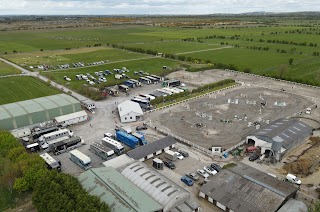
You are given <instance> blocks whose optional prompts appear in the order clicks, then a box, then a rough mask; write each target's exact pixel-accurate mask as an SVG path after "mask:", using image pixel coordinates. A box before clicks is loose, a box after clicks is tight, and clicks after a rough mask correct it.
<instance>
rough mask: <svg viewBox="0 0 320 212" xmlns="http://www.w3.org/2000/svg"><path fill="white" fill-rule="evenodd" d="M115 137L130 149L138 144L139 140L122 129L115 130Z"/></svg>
mask: <svg viewBox="0 0 320 212" xmlns="http://www.w3.org/2000/svg"><path fill="white" fill-rule="evenodd" d="M116 138H117V140H118V141H120V142H122V143H124V144H125V145H127V146H129V147H130V148H132V149H134V148H136V147H137V146H138V145H139V140H138V139H137V138H136V137H134V136H133V135H130V134H128V133H126V132H124V131H122V130H118V131H117V132H116Z"/></svg>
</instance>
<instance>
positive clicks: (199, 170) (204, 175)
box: [197, 169, 209, 178]
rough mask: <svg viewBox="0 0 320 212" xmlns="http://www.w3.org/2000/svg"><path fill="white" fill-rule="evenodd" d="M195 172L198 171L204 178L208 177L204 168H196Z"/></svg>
mask: <svg viewBox="0 0 320 212" xmlns="http://www.w3.org/2000/svg"><path fill="white" fill-rule="evenodd" d="M197 173H198V174H199V175H201V176H202V177H204V178H207V177H209V174H208V173H207V172H205V171H204V170H202V169H198V170H197Z"/></svg>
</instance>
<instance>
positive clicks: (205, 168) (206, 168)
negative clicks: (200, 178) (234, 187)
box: [203, 166, 218, 175]
mask: <svg viewBox="0 0 320 212" xmlns="http://www.w3.org/2000/svg"><path fill="white" fill-rule="evenodd" d="M203 170H205V171H206V172H208V173H209V174H212V175H216V174H217V173H218V172H217V171H216V170H214V169H213V168H211V167H209V166H205V167H203Z"/></svg>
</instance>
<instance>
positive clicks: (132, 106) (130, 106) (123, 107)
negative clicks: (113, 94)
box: [118, 100, 143, 123]
mask: <svg viewBox="0 0 320 212" xmlns="http://www.w3.org/2000/svg"><path fill="white" fill-rule="evenodd" d="M118 111H119V116H120V121H121V122H122V123H126V122H134V121H137V120H139V119H140V117H141V116H143V111H142V109H141V107H140V105H139V103H136V102H133V101H130V100H127V101H124V102H122V103H121V104H119V105H118Z"/></svg>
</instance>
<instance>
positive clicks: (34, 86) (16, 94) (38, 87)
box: [0, 77, 59, 105]
mask: <svg viewBox="0 0 320 212" xmlns="http://www.w3.org/2000/svg"><path fill="white" fill-rule="evenodd" d="M0 90H1V92H0V105H2V104H8V103H11V102H18V101H23V100H28V99H33V98H38V97H43V96H49V95H54V94H59V91H57V90H55V89H53V88H51V87H49V86H48V85H47V84H45V83H43V82H42V81H40V80H38V79H35V78H33V77H10V78H0Z"/></svg>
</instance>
